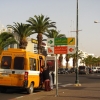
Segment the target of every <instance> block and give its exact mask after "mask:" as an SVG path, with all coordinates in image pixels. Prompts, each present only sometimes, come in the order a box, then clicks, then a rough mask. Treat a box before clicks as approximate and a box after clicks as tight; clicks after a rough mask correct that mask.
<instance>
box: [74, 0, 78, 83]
mask: <svg viewBox="0 0 100 100" xmlns="http://www.w3.org/2000/svg"><path fill="white" fill-rule="evenodd" d="M75 83H76V84H79V76H78V0H77V8H76V80H75Z"/></svg>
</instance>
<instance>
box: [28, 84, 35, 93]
mask: <svg viewBox="0 0 100 100" xmlns="http://www.w3.org/2000/svg"><path fill="white" fill-rule="evenodd" d="M33 91H34V85H33V83H31V84H30V86H29V88H27V93H28V94H31V93H33Z"/></svg>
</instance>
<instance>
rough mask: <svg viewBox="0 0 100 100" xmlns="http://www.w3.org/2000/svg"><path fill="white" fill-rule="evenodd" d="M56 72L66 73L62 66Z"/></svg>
mask: <svg viewBox="0 0 100 100" xmlns="http://www.w3.org/2000/svg"><path fill="white" fill-rule="evenodd" d="M58 74H66V70H65V69H64V68H59V69H58Z"/></svg>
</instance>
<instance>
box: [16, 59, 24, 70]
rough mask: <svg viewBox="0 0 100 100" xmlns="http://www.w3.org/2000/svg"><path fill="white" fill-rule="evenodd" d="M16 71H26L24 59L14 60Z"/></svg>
mask: <svg viewBox="0 0 100 100" xmlns="http://www.w3.org/2000/svg"><path fill="white" fill-rule="evenodd" d="M14 69H18V70H23V69H24V57H15V58H14Z"/></svg>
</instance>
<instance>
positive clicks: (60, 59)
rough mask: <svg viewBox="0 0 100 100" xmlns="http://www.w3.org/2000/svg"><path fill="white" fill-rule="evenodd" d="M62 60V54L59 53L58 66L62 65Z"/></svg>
mask: <svg viewBox="0 0 100 100" xmlns="http://www.w3.org/2000/svg"><path fill="white" fill-rule="evenodd" d="M62 60H63V56H62V54H60V56H59V61H60V67H62Z"/></svg>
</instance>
